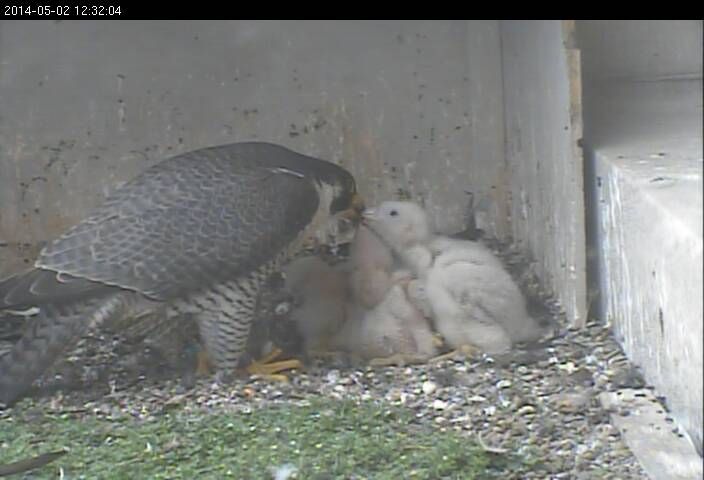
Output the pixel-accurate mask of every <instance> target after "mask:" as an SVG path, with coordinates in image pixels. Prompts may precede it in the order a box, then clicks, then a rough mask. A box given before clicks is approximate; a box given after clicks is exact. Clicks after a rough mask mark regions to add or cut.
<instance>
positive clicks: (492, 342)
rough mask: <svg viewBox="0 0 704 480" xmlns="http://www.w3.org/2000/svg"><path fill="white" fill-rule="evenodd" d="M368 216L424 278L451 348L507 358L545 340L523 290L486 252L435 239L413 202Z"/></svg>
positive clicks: (436, 318) (383, 206) (385, 206)
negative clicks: (524, 344) (519, 346)
mask: <svg viewBox="0 0 704 480" xmlns="http://www.w3.org/2000/svg"><path fill="white" fill-rule="evenodd" d="M365 217H366V219H367V224H368V225H369V227H370V228H371V229H372V230H374V231H375V232H377V233H378V234H379V235H381V236H382V237H383V238H384V239H385V240H386V242H387V243H388V244H389V245H391V246H392V247H393V248H394V249H396V251H397V253H398V255H399V256H400V257H401V258H403V259H404V261H405V262H406V263H407V264H408V266H409V268H413V269H414V270H415V271H416V272H417V274H418V275H419V277H420V278H421V279H422V281H423V285H422V287H423V288H422V289H421V290H424V293H425V296H426V298H427V300H428V303H429V304H430V306H431V308H432V312H433V319H434V322H435V326H436V328H437V330H438V331H439V332H440V333H441V334H442V335H443V336H444V337H445V340H446V341H447V342H448V344H449V345H450V346H452V347H454V348H459V347H461V346H463V345H475V346H478V347H479V348H481V349H482V350H484V351H485V352H487V353H504V352H506V351H508V350H509V349H510V348H511V345H512V343H514V342H521V341H530V340H536V339H537V338H539V337H540V336H541V335H542V331H541V329H540V327H539V326H538V324H537V323H536V322H535V320H534V319H533V318H531V317H530V316H529V315H528V313H527V311H526V307H525V299H524V298H523V295H522V294H521V291H520V289H519V288H518V286H517V285H516V284H515V282H514V281H513V279H512V278H511V276H510V274H509V273H508V272H506V270H505V269H504V268H503V265H502V264H501V262H500V260H499V259H498V258H496V257H495V256H494V255H493V254H492V253H491V252H490V251H489V250H488V249H487V248H486V247H484V246H483V245H481V244H479V243H477V242H470V241H461V240H455V239H449V238H445V237H434V238H433V237H431V235H430V229H429V226H428V219H427V214H426V213H425V211H424V210H423V209H422V208H421V207H420V206H419V205H417V204H414V203H411V202H384V203H382V204H381V205H379V207H377V208H376V209H373V210H372V211H371V212H367V213H366V214H365ZM428 257H429V258H430V260H428Z"/></svg>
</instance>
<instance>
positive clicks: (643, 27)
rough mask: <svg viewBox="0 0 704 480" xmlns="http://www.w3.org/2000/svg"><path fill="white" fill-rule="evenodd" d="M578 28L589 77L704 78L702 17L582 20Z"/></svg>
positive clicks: (610, 78)
mask: <svg viewBox="0 0 704 480" xmlns="http://www.w3.org/2000/svg"><path fill="white" fill-rule="evenodd" d="M577 31H578V36H579V46H580V48H581V50H582V51H583V52H584V56H583V60H584V65H583V67H584V68H583V70H584V72H585V73H586V74H587V76H588V77H589V79H590V80H595V79H599V80H602V81H603V80H614V79H620V80H644V79H649V80H655V79H665V78H670V79H671V78H701V73H702V51H701V44H702V21H701V20H580V21H578V22H577ZM697 45H699V47H697Z"/></svg>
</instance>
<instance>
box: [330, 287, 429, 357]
mask: <svg viewBox="0 0 704 480" xmlns="http://www.w3.org/2000/svg"><path fill="white" fill-rule="evenodd" d="M348 313H349V316H348V321H347V322H346V323H345V325H344V327H343V328H342V331H341V332H340V334H339V335H338V336H337V337H336V341H335V343H336V345H337V346H338V347H339V348H341V349H343V350H345V351H348V352H350V353H353V354H355V355H357V356H359V357H361V358H364V359H366V360H373V361H375V363H377V364H385V363H414V362H418V361H423V360H427V359H429V358H431V357H433V356H434V355H435V354H436V350H435V346H434V344H433V335H432V332H431V330H430V326H429V325H428V322H427V321H426V319H425V317H424V316H423V314H422V313H421V312H420V311H419V310H418V309H417V308H416V307H415V306H414V305H413V304H412V303H411V302H410V301H409V299H408V296H407V294H406V290H405V286H404V285H403V283H402V282H399V283H396V284H395V285H393V286H392V287H391V288H390V289H389V291H388V292H387V294H386V296H385V297H384V299H383V300H382V302H381V303H379V304H378V305H377V306H376V307H374V308H373V309H371V310H366V309H364V308H363V307H362V306H361V305H358V304H357V305H355V304H350V306H349V310H348ZM386 359H388V360H389V362H385V360H386Z"/></svg>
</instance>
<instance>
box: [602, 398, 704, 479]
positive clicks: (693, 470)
mask: <svg viewBox="0 0 704 480" xmlns="http://www.w3.org/2000/svg"><path fill="white" fill-rule="evenodd" d="M599 399H600V400H601V403H602V405H603V406H604V408H606V409H607V410H609V411H611V423H613V424H614V425H615V426H616V427H617V428H618V429H619V431H620V432H621V435H622V436H623V438H624V440H625V441H626V444H627V445H628V447H629V448H630V449H631V451H632V452H633V454H634V455H635V456H636V458H638V460H639V461H640V464H641V465H642V466H643V469H644V470H645V471H646V472H647V473H648V475H649V476H650V478H652V479H653V480H659V479H667V480H694V479H700V478H702V474H703V472H702V459H701V457H700V456H699V455H697V453H696V451H695V450H694V449H693V448H692V444H691V443H689V441H688V439H687V437H686V436H685V435H683V434H681V433H680V432H679V429H678V428H677V426H676V425H675V424H674V421H673V419H672V418H671V417H669V416H668V414H667V412H666V411H665V410H664V409H663V407H662V405H660V402H659V401H658V400H657V398H655V397H654V396H653V392H651V391H650V390H645V389H641V390H634V389H624V390H618V391H616V392H604V393H602V394H600V396H599Z"/></svg>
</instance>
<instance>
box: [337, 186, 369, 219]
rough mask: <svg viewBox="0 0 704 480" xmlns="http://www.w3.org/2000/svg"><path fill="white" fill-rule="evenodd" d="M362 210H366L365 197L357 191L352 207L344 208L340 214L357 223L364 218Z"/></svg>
mask: <svg viewBox="0 0 704 480" xmlns="http://www.w3.org/2000/svg"><path fill="white" fill-rule="evenodd" d="M362 212H364V199H363V198H362V196H361V195H360V194H358V193H355V194H354V196H353V197H352V202H351V203H350V208H348V209H347V210H344V211H343V212H342V213H341V214H340V216H341V217H342V218H344V219H346V220H350V221H352V222H355V223H357V222H359V221H360V220H361V219H362Z"/></svg>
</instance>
